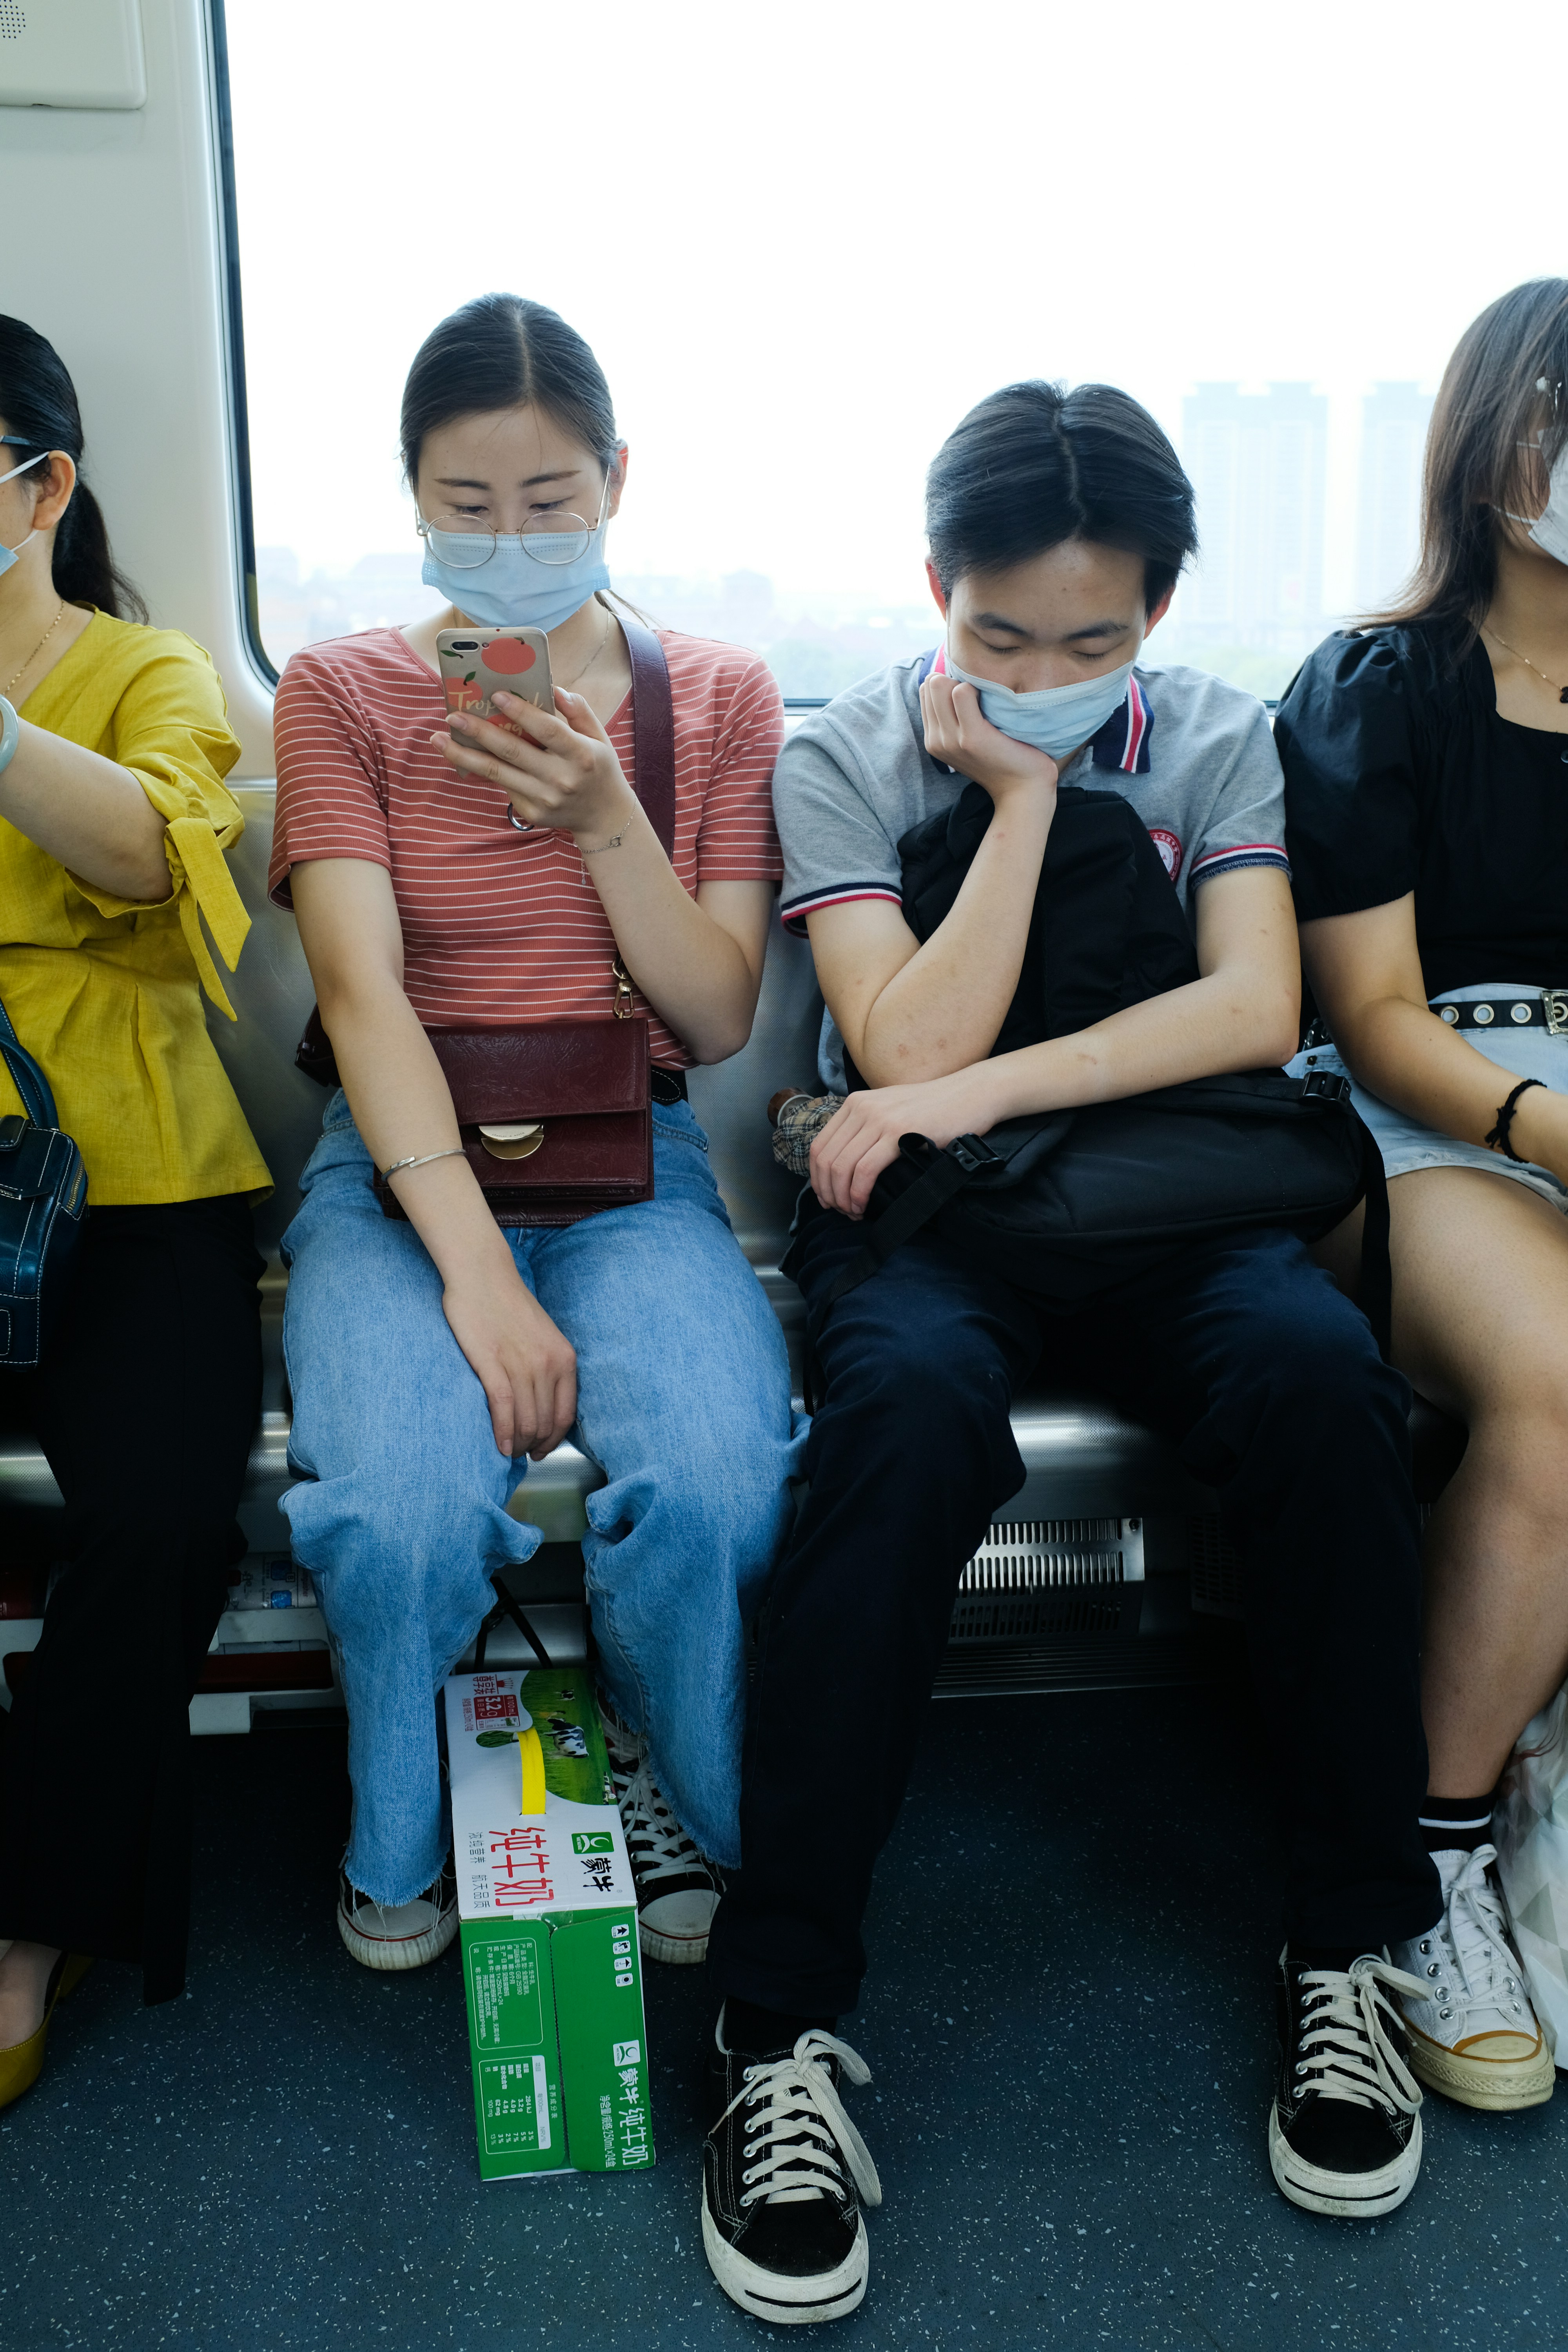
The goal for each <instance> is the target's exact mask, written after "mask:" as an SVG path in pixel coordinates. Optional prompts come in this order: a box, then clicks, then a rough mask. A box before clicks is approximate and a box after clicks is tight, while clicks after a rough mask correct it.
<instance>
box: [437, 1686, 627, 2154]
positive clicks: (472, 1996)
mask: <svg viewBox="0 0 1568 2352" xmlns="http://www.w3.org/2000/svg"><path fill="white" fill-rule="evenodd" d="M447 1761H448V1767H449V1770H450V1774H451V1790H452V1851H453V1859H454V1862H455V1864H456V1866H457V1874H458V1916H459V1920H460V1922H461V1926H460V1936H461V1948H462V1955H463V1985H464V1990H465V1993H466V1996H467V2000H468V2043H469V2049H470V2053H471V2055H472V2059H473V2070H474V2117H475V2126H476V2130H477V2132H478V2137H479V2177H480V2179H483V2180H511V2179H519V2178H521V2177H522V2176H525V2175H528V2174H531V2173H548V2172H622V2171H631V2170H634V2169H642V2168H646V2167H647V2166H648V2165H650V2164H651V2163H652V2162H653V2160H654V2153H653V2131H652V2126H651V2122H650V2118H649V2115H648V2069H647V2028H646V2026H645V2024H644V2021H643V2005H642V1979H641V1971H640V1968H639V1963H638V1958H637V1902H636V1897H635V1893H634V1889H633V1885H632V1874H631V1864H630V1862H629V1860H628V1859H627V1855H626V1838H625V1836H624V1834H623V1833H622V1830H621V1818H620V1813H619V1811H618V1810H617V1808H616V1790H615V1782H614V1781H613V1780H612V1779H611V1777H610V1765H609V1759H608V1757H607V1756H606V1755H605V1738H604V1733H603V1730H602V1729H601V1727H600V1724H599V1716H598V1709H597V1707H596V1706H595V1703H594V1691H593V1684H592V1681H591V1679H590V1677H589V1675H588V1673H587V1671H586V1669H584V1668H574V1667H560V1666H554V1667H549V1666H547V1667H539V1668H536V1669H535V1670H534V1671H533V1672H532V1673H529V1674H523V1673H519V1672H512V1673H502V1672H498V1673H495V1674H478V1675H452V1676H451V1677H450V1679H449V1680H448V1682H447Z"/></svg>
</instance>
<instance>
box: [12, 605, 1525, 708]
mask: <svg viewBox="0 0 1568 2352" xmlns="http://www.w3.org/2000/svg"><path fill="white" fill-rule="evenodd" d="M65 616H66V608H65V600H64V599H63V598H62V599H61V601H60V609H59V611H58V613H57V614H55V617H54V619H53V620H52V621H51V622H50V623H49V625H48V627H47V629H46V630H45V631H44V634H43V635H42V636H41V637H40V638H39V639H38V642H37V645H36V646H34V647H33V650H32V652H31V653H30V654H29V655H28V656H27V658H26V661H25V662H24V663H23V664H22V667H21V668H20V669H19V670H17V671H16V673H15V675H14V676H13V677H8V678H7V679H6V681H5V696H6V699H7V700H9V699H10V695H11V688H13V687H14V686H15V685H16V679H17V678H19V677H26V675H27V672H28V671H29V670H30V669H31V668H32V667H33V664H34V663H35V662H36V661H37V658H38V656H39V655H40V654H41V653H42V652H43V650H44V647H45V646H47V644H48V642H49V639H50V638H51V637H52V636H53V635H54V634H55V631H56V630H57V629H58V627H59V625H60V623H61V622H62V621H63V620H64V619H65ZM1563 700H1564V701H1565V702H1568V695H1564V696H1563Z"/></svg>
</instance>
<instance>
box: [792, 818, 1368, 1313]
mask: <svg viewBox="0 0 1568 2352" xmlns="http://www.w3.org/2000/svg"><path fill="white" fill-rule="evenodd" d="M990 813H991V803H990V800H989V797H988V796H987V795H986V794H984V793H982V791H981V789H980V787H979V786H978V785H976V784H971V785H970V786H969V787H968V790H967V791H966V792H965V793H963V796H962V798H961V799H960V800H959V801H958V802H957V803H955V805H954V806H953V808H952V809H951V810H949V811H947V812H945V813H944V814H942V815H941V816H938V817H933V818H929V819H928V820H927V821H926V822H925V823H924V824H920V825H917V826H915V827H913V828H912V829H911V831H910V832H909V833H907V834H906V835H904V837H903V839H902V840H901V841H900V844H899V855H900V863H901V866H902V874H903V905H904V918H905V920H906V921H907V922H908V923H909V925H910V929H912V930H913V931H914V932H915V933H916V936H917V937H919V938H921V939H922V940H924V939H927V938H929V937H930V935H931V931H932V930H934V929H935V928H936V925H937V924H938V923H939V922H940V921H941V920H942V918H943V916H944V915H945V914H946V913H947V911H948V909H949V908H951V906H952V902H953V900H954V898H956V897H957V895H958V891H959V889H960V887H962V884H963V876H964V874H965V873H966V872H967V870H968V866H969V865H970V863H971V861H972V860H973V856H974V852H975V850H976V849H977V848H978V846H979V845H980V841H981V839H982V837H983V836H984V831H985V827H986V825H987V824H989V822H990ZM1197 977H1198V967H1197V957H1196V953H1195V951H1194V945H1193V939H1192V934H1191V931H1190V929H1189V928H1188V924H1187V919H1186V917H1185V915H1184V912H1183V910H1182V907H1181V904H1180V901H1179V900H1178V898H1177V897H1176V893H1175V889H1174V887H1173V884H1172V882H1171V880H1170V877H1169V876H1168V875H1167V874H1166V872H1165V868H1164V865H1163V860H1162V859H1161V856H1160V854H1159V851H1158V850H1157V849H1156V848H1155V846H1154V844H1153V842H1152V840H1151V839H1150V837H1149V835H1148V832H1147V831H1146V830H1145V828H1144V825H1143V824H1142V819H1141V818H1140V817H1139V815H1138V813H1137V811H1136V809H1134V808H1133V806H1132V805H1131V802H1129V801H1127V800H1124V799H1123V798H1122V796H1121V793H1103V792H1089V791H1085V790H1082V789H1081V788H1079V787H1077V786H1072V785H1068V786H1064V787H1063V788H1062V790H1061V792H1060V793H1058V804H1057V813H1056V816H1055V818H1054V820H1053V822H1052V825H1051V832H1050V836H1049V839H1048V842H1047V850H1046V856H1045V858H1044V861H1043V862H1042V866H1041V869H1040V882H1039V887H1038V889H1037V893H1036V899H1035V909H1034V915H1033V918H1032V920H1031V924H1030V929H1029V938H1028V944H1027V946H1026V950H1025V955H1024V961H1023V965H1022V969H1021V971H1020V976H1019V982H1018V986H1017V989H1016V992H1015V994H1014V999H1013V1003H1012V1004H1011V1005H1010V1006H1009V1008H1008V1012H1007V1015H1006V1018H1005V1021H1004V1023H1003V1025H1002V1029H1001V1032H1000V1034H999V1035H998V1037H997V1040H996V1044H995V1046H994V1049H993V1050H994V1052H996V1053H1008V1052H1011V1051H1013V1050H1015V1049H1016V1048H1017V1047H1019V1046H1024V1045H1035V1044H1037V1043H1039V1042H1041V1041H1042V1040H1043V1039H1045V1038H1047V1037H1057V1036H1066V1035H1070V1034H1073V1033H1074V1032H1076V1031H1077V1030H1079V1029H1082V1028H1085V1027H1087V1026H1088V1025H1089V1023H1090V1022H1092V1021H1097V1020H1100V1019H1103V1018H1104V1017H1105V1015H1106V1014H1108V1013H1111V1012H1114V1011H1116V1010H1118V1009H1119V1008H1120V1007H1121V1006H1123V1005H1127V1004H1133V1003H1142V1002H1144V1001H1145V1000H1146V999H1148V998H1149V997H1152V996H1157V995H1163V994H1165V993H1166V992H1168V991H1169V990H1171V989H1173V988H1178V987H1181V986H1182V985H1184V983H1185V982H1188V981H1192V980H1195V979H1196V978H1197ZM853 1083H855V1084H861V1083H863V1081H861V1080H859V1078H858V1073H856V1074H855V1076H854V1080H853ZM1350 1097H1351V1089H1350V1082H1349V1080H1348V1079H1345V1078H1342V1077H1340V1076H1337V1075H1335V1074H1334V1073H1332V1072H1329V1071H1312V1072H1310V1073H1309V1075H1308V1076H1306V1077H1305V1078H1291V1077H1287V1076H1286V1075H1285V1073H1284V1072H1283V1071H1282V1070H1247V1071H1242V1072H1239V1073H1237V1074H1234V1075H1229V1076H1220V1077H1211V1078H1192V1079H1188V1080H1186V1081H1185V1082H1184V1083H1183V1084H1181V1085H1178V1086H1173V1087H1158V1088H1156V1089H1155V1090H1154V1091H1152V1093H1149V1094H1142V1095H1131V1096H1128V1097H1124V1098H1123V1099H1121V1101H1117V1102H1106V1103H1094V1104H1090V1105H1089V1106H1087V1107H1086V1108H1082V1109H1078V1110H1058V1111H1047V1112H1041V1113H1037V1114H1034V1115H1031V1116H1029V1117H1026V1118H1015V1119H1007V1120H1005V1121H1004V1122H1003V1123H1002V1124H1001V1125H1000V1126H998V1127H995V1128H993V1129H992V1130H991V1132H990V1134H989V1135H988V1136H985V1137H984V1138H982V1137H979V1136H973V1135H965V1136H959V1137H958V1138H956V1139H954V1141H952V1143H950V1144H948V1145H947V1147H946V1148H945V1150H938V1149H937V1147H936V1146H935V1145H934V1144H933V1143H931V1141H930V1140H929V1139H927V1138H926V1137H925V1136H921V1135H906V1136H903V1137H901V1138H900V1145H899V1152H900V1156H899V1158H898V1160H895V1161H894V1163H893V1164H892V1166H891V1167H889V1168H888V1169H885V1170H884V1171H883V1172H882V1174H881V1176H880V1177H879V1179H878V1181H877V1184H876V1187H875V1189H874V1190H873V1192H872V1195H871V1217H870V1220H869V1221H868V1226H867V1234H866V1242H865V1245H864V1247H863V1248H862V1249H861V1250H859V1251H858V1253H857V1255H856V1256H855V1257H854V1258H852V1259H851V1260H850V1262H849V1264H848V1265H847V1266H846V1267H845V1268H844V1269H843V1270H842V1272H841V1273H840V1274H839V1276H838V1277H837V1281H836V1282H835V1283H834V1284H833V1285H832V1286H831V1287H830V1288H829V1290H828V1291H827V1293H826V1297H824V1299H823V1302H822V1306H821V1308H820V1310H819V1312H820V1313H821V1314H826V1310H827V1308H828V1307H831V1305H832V1304H833V1302H834V1301H835V1300H836V1299H837V1298H841V1297H843V1296H844V1294H845V1293H846V1292H847V1291H849V1290H853V1289H854V1288H855V1286H857V1284H858V1283H861V1282H864V1281H865V1280H866V1279H867V1277H868V1276H869V1275H872V1274H875V1273H876V1272H877V1270H878V1268H879V1266H881V1265H885V1264H886V1262H887V1260H888V1258H889V1256H890V1255H891V1254H892V1252H893V1251H894V1250H895V1249H897V1248H899V1247H900V1245H901V1244H903V1243H905V1242H907V1241H909V1240H910V1238H911V1237H912V1236H913V1235H914V1234H917V1233H919V1232H920V1231H921V1228H922V1227H924V1226H926V1225H928V1224H929V1225H931V1227H932V1229H933V1231H934V1232H935V1233H937V1234H939V1235H940V1236H941V1237H942V1240H944V1241H945V1242H947V1243H949V1244H952V1245H953V1246H954V1247H956V1248H959V1249H961V1250H963V1252H964V1253H965V1255H969V1256H971V1257H973V1258H974V1259H975V1261H976V1262H977V1263H978V1264H980V1265H984V1266H987V1267H988V1268H990V1269H992V1270H994V1272H996V1273H998V1274H1000V1275H1002V1276H1005V1279H1006V1280H1007V1281H1009V1282H1011V1283H1012V1284H1014V1285H1015V1286H1016V1288H1018V1289H1019V1290H1021V1291H1023V1292H1025V1293H1026V1295H1027V1296H1028V1297H1031V1298H1033V1299H1034V1300H1036V1301H1037V1304H1038V1305H1039V1306H1040V1307H1043V1308H1044V1309H1046V1310H1047V1312H1053V1313H1058V1314H1066V1313H1070V1312H1072V1311H1073V1310H1075V1309H1076V1308H1078V1307H1082V1306H1084V1305H1086V1304H1087V1303H1088V1301H1089V1300H1090V1299H1091V1298H1093V1297H1095V1295H1096V1294H1097V1293H1098V1292H1100V1291H1101V1290H1105V1289H1108V1288H1109V1287H1110V1286H1111V1285H1112V1284H1114V1283H1118V1282H1124V1281H1129V1280H1131V1279H1135V1278H1136V1277H1137V1276H1140V1275H1142V1274H1145V1273H1148V1272H1150V1271H1151V1270H1152V1268H1153V1267H1155V1266H1156V1265H1160V1264H1161V1263H1162V1262H1163V1261H1164V1260H1165V1259H1167V1258H1169V1257H1172V1256H1174V1255H1177V1254H1178V1253H1179V1252H1180V1251H1182V1250H1184V1249H1187V1248H1190V1247H1192V1246H1193V1245H1194V1244H1197V1243H1202V1242H1206V1241H1210V1240H1213V1239H1215V1238H1216V1237H1218V1236H1220V1235H1223V1234H1230V1233H1236V1234H1239V1233H1245V1232H1247V1231H1253V1230H1257V1229H1259V1228H1262V1227H1267V1226H1272V1227H1276V1228H1279V1227H1283V1228H1284V1229H1286V1230H1287V1231H1289V1232H1291V1233H1294V1234H1299V1235H1300V1238H1301V1239H1302V1240H1303V1241H1309V1242H1310V1241H1317V1240H1321V1237H1322V1236H1323V1235H1324V1234H1327V1233H1330V1232H1331V1231H1332V1230H1333V1228H1334V1227H1335V1226H1336V1225H1338V1224H1340V1223H1342V1222H1343V1220H1344V1219H1345V1218H1346V1217H1348V1216H1349V1215H1350V1213H1351V1212H1352V1209H1354V1207H1355V1206H1356V1203H1357V1202H1359V1201H1362V1200H1363V1199H1364V1200H1365V1202H1366V1203H1367V1212H1366V1220H1365V1225H1364V1231H1363V1282H1362V1298H1361V1303H1362V1306H1363V1309H1364V1311H1365V1313H1366V1316H1367V1319H1368V1321H1369V1322H1370V1323H1371V1324H1372V1327H1373V1332H1374V1333H1375V1335H1376V1337H1377V1339H1378V1344H1379V1346H1380V1347H1381V1348H1382V1349H1383V1351H1384V1355H1386V1354H1387V1351H1388V1331H1389V1314H1390V1287H1391V1286H1390V1276H1389V1268H1388V1193H1387V1189H1386V1186H1385V1183H1384V1170H1383V1160H1382V1156H1381V1154H1380V1153H1379V1151H1378V1149H1377V1145H1376V1143H1375V1141H1374V1140H1373V1136H1372V1134H1371V1132H1370V1130H1369V1129H1367V1128H1366V1127H1365V1125H1364V1124H1363V1121H1362V1120H1361V1118H1359V1117H1358V1116H1357V1114H1356V1112H1355V1110H1354V1108H1352V1103H1351V1098H1350ZM785 1271H786V1272H787V1271H788V1261H787V1260H786V1261H785Z"/></svg>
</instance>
